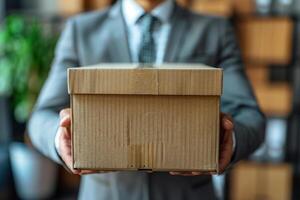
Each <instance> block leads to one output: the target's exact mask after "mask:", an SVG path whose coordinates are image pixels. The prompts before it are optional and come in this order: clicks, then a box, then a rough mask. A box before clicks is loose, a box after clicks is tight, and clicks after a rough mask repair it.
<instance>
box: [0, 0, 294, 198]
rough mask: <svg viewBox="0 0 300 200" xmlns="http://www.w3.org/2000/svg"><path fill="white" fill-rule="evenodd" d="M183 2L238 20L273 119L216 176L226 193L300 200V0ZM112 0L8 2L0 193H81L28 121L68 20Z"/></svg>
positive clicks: (3, 11)
mask: <svg viewBox="0 0 300 200" xmlns="http://www.w3.org/2000/svg"><path fill="white" fill-rule="evenodd" d="M178 2H179V3H180V4H181V5H182V6H185V7H187V8H189V9H192V10H193V11H195V12H199V13H208V14H212V15H219V16H223V17H226V18H228V19H229V20H231V22H232V24H233V25H234V27H235V30H236V35H237V38H238V40H239V44H240V47H241V50H242V53H243V59H244V63H245V68H246V72H247V75H248V77H249V79H250V81H251V83H252V85H253V87H254V90H255V93H256V96H257V98H258V101H259V104H260V106H261V107H262V109H263V111H264V113H265V114H266V116H267V118H268V122H267V130H266V141H265V143H264V144H263V145H262V146H261V147H260V149H258V150H257V151H256V152H255V153H254V154H253V155H252V156H250V157H249V159H248V160H247V161H243V162H241V163H239V164H238V165H237V166H235V167H234V168H233V169H232V170H231V171H230V172H228V173H227V174H226V176H215V177H214V183H215V189H216V193H217V195H218V197H219V199H225V200H226V199H232V200H241V199H243V200H252V199H253V200H277V199H278V200H288V199H300V134H299V133H300V38H299V37H300V0H179V1H178ZM112 3H114V1H113V0H43V1H40V0H0V23H1V27H0V199H76V197H77V193H78V186H79V182H80V177H78V176H73V175H70V174H68V172H66V171H65V170H64V169H63V168H62V167H60V166H57V165H56V164H54V163H53V162H52V161H50V160H48V159H47V158H45V157H43V156H42V155H41V154H40V153H38V152H37V151H35V150H34V149H33V148H32V145H31V143H30V140H29V139H28V136H27V135H26V122H27V120H28V118H29V116H30V112H31V110H32V107H33V105H34V103H35V100H36V97H37V95H38V93H39V90H40V88H41V86H42V85H43V82H44V80H45V78H46V77H47V73H48V70H49V68H50V66H51V62H52V59H53V54H54V52H53V51H54V47H55V44H56V41H57V39H58V36H59V34H60V31H61V30H62V28H63V25H64V22H65V20H66V19H67V18H68V17H70V16H72V15H76V14H78V13H81V12H86V11H90V10H97V9H103V8H104V7H106V6H109V5H110V4H112ZM249 120H251V119H249Z"/></svg>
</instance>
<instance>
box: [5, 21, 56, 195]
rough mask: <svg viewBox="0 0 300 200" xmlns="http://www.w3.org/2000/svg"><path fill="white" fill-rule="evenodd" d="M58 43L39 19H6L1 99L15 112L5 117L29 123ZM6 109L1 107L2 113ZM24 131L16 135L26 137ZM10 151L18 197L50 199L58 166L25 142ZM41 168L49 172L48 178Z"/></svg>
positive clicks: (14, 144)
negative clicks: (7, 100)
mask: <svg viewBox="0 0 300 200" xmlns="http://www.w3.org/2000/svg"><path fill="white" fill-rule="evenodd" d="M56 41H57V37H56V36H53V34H46V31H45V29H44V26H43V25H42V24H41V23H39V22H38V21H37V20H36V19H32V18H25V17H22V16H17V15H11V16H8V17H7V18H6V20H5V22H4V24H3V25H2V26H1V27H0V98H1V97H2V98H6V99H9V104H10V105H9V107H10V109H8V110H11V111H12V113H6V114H3V113H2V114H3V115H2V116H6V117H10V116H13V118H14V120H11V121H16V122H18V123H20V124H25V123H26V121H27V120H28V118H29V116H30V113H31V111H32V108H33V106H34V104H35V101H36V99H37V96H38V94H39V91H40V89H41V87H42V85H43V83H44V81H45V79H46V77H47V75H48V71H49V68H50V66H51V62H52V59H53V57H54V48H55V44H56ZM3 110H4V109H1V108H0V112H3ZM13 130H14V129H13ZM24 132H25V130H21V131H20V132H18V133H17V134H19V135H20V136H21V138H23V135H24ZM0 134H1V133H0ZM14 134H15V133H14ZM17 139H19V138H17ZM13 140H14V138H13ZM15 140H16V138H15ZM21 140H23V139H21ZM9 152H10V161H11V166H12V172H13V176H14V180H15V183H16V186H17V187H16V191H17V193H18V195H19V197H20V198H21V199H40V198H42V199H43V198H48V197H49V195H51V194H52V193H53V191H54V190H55V183H56V178H55V177H56V176H55V175H56V170H57V166H56V165H55V164H54V163H52V162H50V161H49V160H47V159H46V158H44V157H43V156H42V155H40V154H38V153H37V152H36V151H35V150H33V149H32V148H30V147H27V146H26V145H25V144H24V143H22V142H14V143H12V144H10V148H9ZM25 161H26V162H25ZM20 162H21V163H20ZM42 169H47V175H45V174H43V170H42ZM47 177H48V178H47ZM0 178H1V177H0ZM24 188H27V189H26V190H24ZM28 188H32V189H30V190H28ZM38 188H44V189H43V190H39V189H38Z"/></svg>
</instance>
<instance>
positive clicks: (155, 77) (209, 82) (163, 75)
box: [68, 64, 223, 95]
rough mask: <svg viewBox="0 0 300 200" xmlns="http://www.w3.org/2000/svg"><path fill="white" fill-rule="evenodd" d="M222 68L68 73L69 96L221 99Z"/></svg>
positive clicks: (129, 67)
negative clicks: (194, 96) (107, 95)
mask: <svg viewBox="0 0 300 200" xmlns="http://www.w3.org/2000/svg"><path fill="white" fill-rule="evenodd" d="M222 75H223V71H222V69H220V68H214V67H208V66H204V65H198V64H197V65H196V64H165V65H160V66H152V67H141V66H139V65H137V64H121V65H120V64H118V65H116V64H101V65H97V66H90V67H79V68H69V69H68V92H69V94H132V95H221V93H222Z"/></svg>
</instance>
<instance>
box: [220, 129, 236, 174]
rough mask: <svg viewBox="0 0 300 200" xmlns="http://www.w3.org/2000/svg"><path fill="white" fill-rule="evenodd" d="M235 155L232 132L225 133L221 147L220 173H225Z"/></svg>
mask: <svg viewBox="0 0 300 200" xmlns="http://www.w3.org/2000/svg"><path fill="white" fill-rule="evenodd" d="M232 154H233V138H232V131H225V132H224V133H223V139H222V141H221V145H220V157H219V173H223V172H224V171H225V169H226V167H227V166H228V165H229V164H230V161H231V158H232Z"/></svg>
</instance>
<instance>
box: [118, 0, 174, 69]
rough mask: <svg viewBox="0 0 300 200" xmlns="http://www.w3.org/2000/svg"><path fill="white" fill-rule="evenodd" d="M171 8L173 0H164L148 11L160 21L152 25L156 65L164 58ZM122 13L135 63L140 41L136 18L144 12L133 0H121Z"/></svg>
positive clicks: (139, 29) (140, 35)
mask: <svg viewBox="0 0 300 200" xmlns="http://www.w3.org/2000/svg"><path fill="white" fill-rule="evenodd" d="M173 8H174V1H173V0H166V1H165V2H163V3H161V4H160V5H158V6H157V7H156V8H154V9H153V10H152V11H151V12H150V14H151V15H152V16H154V17H157V18H158V19H159V21H160V23H159V24H157V25H156V26H155V27H154V32H153V39H154V44H155V47H156V61H155V64H158V65H159V64H162V63H163V60H164V56H165V52H166V47H167V43H168V38H169V35H170V31H171V24H170V19H171V15H172V12H173ZM122 13H123V16H124V20H125V24H126V28H127V35H128V43H129V50H130V54H131V58H132V61H133V62H134V63H137V62H138V55H139V48H140V43H141V40H142V30H141V27H140V26H139V24H138V19H139V18H140V17H141V16H142V15H143V14H144V13H145V11H144V9H143V8H142V7H141V6H140V5H138V4H137V3H136V2H135V0H123V1H122Z"/></svg>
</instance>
